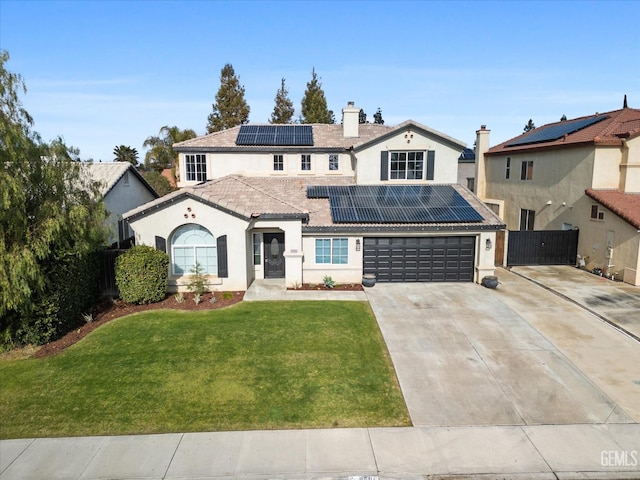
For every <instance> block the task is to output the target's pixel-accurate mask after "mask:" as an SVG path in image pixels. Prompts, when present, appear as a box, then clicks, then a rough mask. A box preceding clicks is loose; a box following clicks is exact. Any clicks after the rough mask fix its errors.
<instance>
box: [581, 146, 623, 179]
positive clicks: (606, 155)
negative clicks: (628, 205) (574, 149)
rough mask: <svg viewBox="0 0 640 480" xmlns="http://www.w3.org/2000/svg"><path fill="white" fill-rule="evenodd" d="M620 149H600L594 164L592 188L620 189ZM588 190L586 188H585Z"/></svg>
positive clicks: (612, 147)
mask: <svg viewBox="0 0 640 480" xmlns="http://www.w3.org/2000/svg"><path fill="white" fill-rule="evenodd" d="M621 159H622V150H621V148H620V147H614V146H611V147H598V148H596V149H595V154H594V162H593V180H592V182H591V185H589V186H590V187H591V188H596V189H597V188H618V186H619V184H620V161H621ZM585 188H586V187H585Z"/></svg>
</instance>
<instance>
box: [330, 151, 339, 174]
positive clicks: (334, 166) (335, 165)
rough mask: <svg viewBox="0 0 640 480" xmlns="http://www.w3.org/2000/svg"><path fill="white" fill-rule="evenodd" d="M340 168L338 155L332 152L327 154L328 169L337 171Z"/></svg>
mask: <svg viewBox="0 0 640 480" xmlns="http://www.w3.org/2000/svg"><path fill="white" fill-rule="evenodd" d="M338 170H340V155H338V154H337V153H332V154H330V155H329V171H330V172H337V171H338Z"/></svg>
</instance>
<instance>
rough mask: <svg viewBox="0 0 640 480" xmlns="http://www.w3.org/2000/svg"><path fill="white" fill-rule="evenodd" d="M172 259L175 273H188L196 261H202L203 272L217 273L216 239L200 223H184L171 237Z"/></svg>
mask: <svg viewBox="0 0 640 480" xmlns="http://www.w3.org/2000/svg"><path fill="white" fill-rule="evenodd" d="M171 260H172V265H173V267H172V268H173V274H174V275H188V274H189V273H191V271H192V270H193V268H194V267H195V265H196V262H199V263H200V266H201V267H202V272H203V273H206V274H209V275H217V274H218V252H217V251H216V239H215V238H213V235H211V232H209V230H207V229H206V228H204V227H201V226H200V225H195V224H188V225H183V226H182V227H180V228H178V229H177V230H176V231H175V232H174V233H173V236H172V238H171Z"/></svg>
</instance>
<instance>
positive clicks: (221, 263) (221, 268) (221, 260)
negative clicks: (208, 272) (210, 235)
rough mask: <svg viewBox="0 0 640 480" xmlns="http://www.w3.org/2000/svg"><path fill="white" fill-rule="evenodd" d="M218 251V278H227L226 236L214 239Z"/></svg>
mask: <svg viewBox="0 0 640 480" xmlns="http://www.w3.org/2000/svg"><path fill="white" fill-rule="evenodd" d="M216 246H217V250H218V277H220V278H227V277H228V276H229V264H228V262H227V236H226V235H222V236H221V237H218V238H217V239H216Z"/></svg>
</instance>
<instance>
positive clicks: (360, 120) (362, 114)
mask: <svg viewBox="0 0 640 480" xmlns="http://www.w3.org/2000/svg"><path fill="white" fill-rule="evenodd" d="M358 123H367V114H366V113H365V111H364V110H363V109H360V113H359V114H358Z"/></svg>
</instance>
